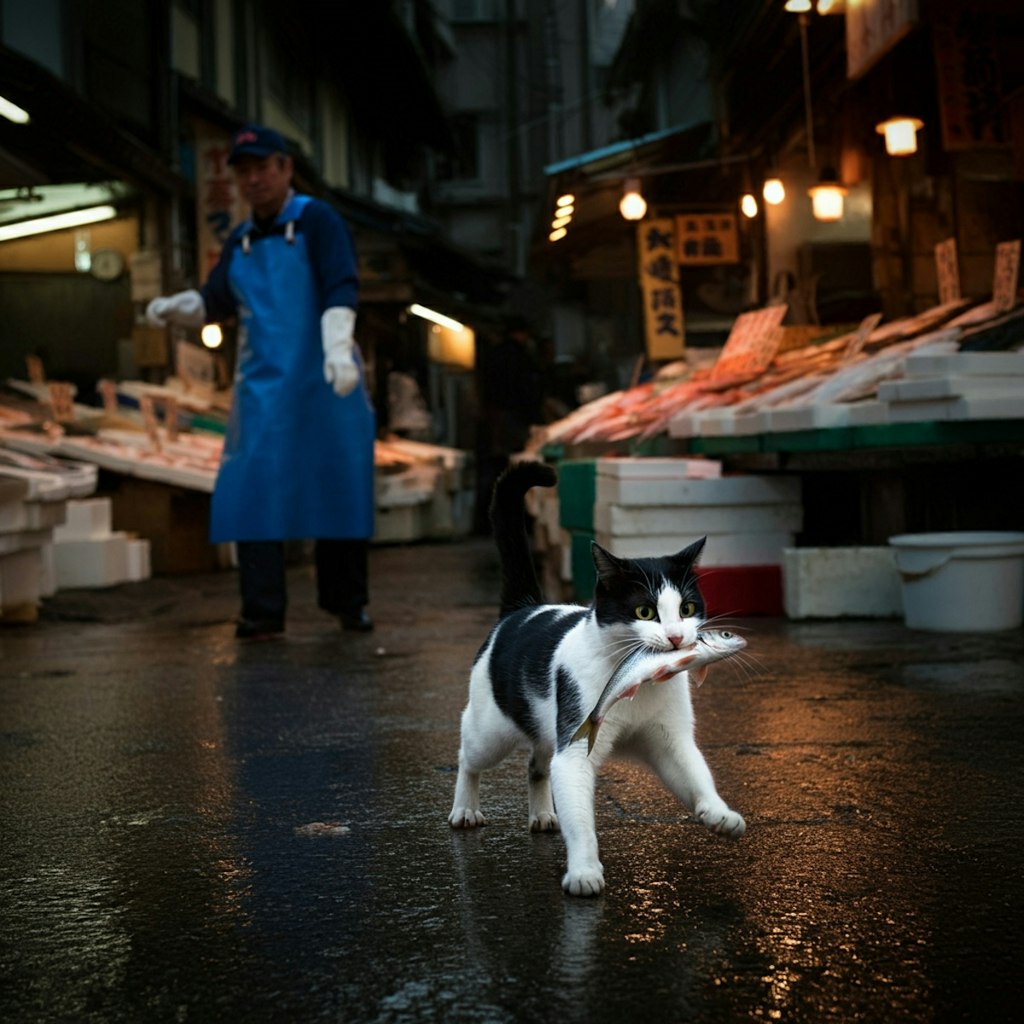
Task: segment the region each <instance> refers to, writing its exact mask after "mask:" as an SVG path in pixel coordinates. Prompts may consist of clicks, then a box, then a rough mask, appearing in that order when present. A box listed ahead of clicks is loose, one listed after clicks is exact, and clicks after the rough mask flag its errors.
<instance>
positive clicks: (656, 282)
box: [636, 217, 686, 360]
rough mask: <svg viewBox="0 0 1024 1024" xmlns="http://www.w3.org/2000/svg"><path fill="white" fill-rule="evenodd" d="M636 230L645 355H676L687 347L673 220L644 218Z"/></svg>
mask: <svg viewBox="0 0 1024 1024" xmlns="http://www.w3.org/2000/svg"><path fill="white" fill-rule="evenodd" d="M636 232H637V234H636V250H637V260H638V263H639V270H638V274H639V278H640V290H641V291H642V293H643V302H644V329H645V338H646V342H647V358H648V359H651V360H661V359H678V358H679V357H680V356H681V355H682V354H683V350H684V349H685V348H686V335H685V333H684V329H683V299H682V294H681V293H680V291H679V264H678V263H677V262H676V245H675V221H674V219H673V218H671V217H661V218H656V219H653V220H647V221H643V222H642V223H641V224H638V225H637V229H636Z"/></svg>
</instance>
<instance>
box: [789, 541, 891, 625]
mask: <svg viewBox="0 0 1024 1024" xmlns="http://www.w3.org/2000/svg"><path fill="white" fill-rule="evenodd" d="M782 586H783V601H784V604H785V609H786V615H787V616H788V617H789V618H791V619H835V618H843V617H851V618H866V619H887V618H898V617H899V616H901V615H902V614H903V588H902V584H901V582H900V574H899V569H898V568H897V567H896V558H895V552H894V551H893V549H892V548H890V547H876V548H871V547H845V548H787V549H786V550H785V551H784V552H783V555H782Z"/></svg>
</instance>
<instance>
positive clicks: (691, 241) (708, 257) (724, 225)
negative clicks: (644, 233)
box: [676, 210, 740, 267]
mask: <svg viewBox="0 0 1024 1024" xmlns="http://www.w3.org/2000/svg"><path fill="white" fill-rule="evenodd" d="M739 248H740V247H739V231H738V228H737V226H736V214H735V213H732V212H730V211H729V210H710V211H707V212H705V213H684V214H679V215H678V216H677V217H676V252H677V258H678V261H679V263H680V265H681V266H684V267H710V266H715V265H717V264H721V263H738V262H739V258H740V255H739Z"/></svg>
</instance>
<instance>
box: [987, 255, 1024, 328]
mask: <svg viewBox="0 0 1024 1024" xmlns="http://www.w3.org/2000/svg"><path fill="white" fill-rule="evenodd" d="M1019 275H1020V239H1019V238H1018V239H1016V240H1015V241H1013V242H1000V243H999V245H997V246H996V272H995V277H994V280H993V282H992V301H993V304H994V305H995V307H996V312H997V313H1008V312H1009V311H1010V310H1011V309H1013V307H1014V306H1015V305H1016V304H1017V279H1018V277H1019Z"/></svg>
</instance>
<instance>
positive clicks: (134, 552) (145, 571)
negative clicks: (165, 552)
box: [127, 537, 152, 583]
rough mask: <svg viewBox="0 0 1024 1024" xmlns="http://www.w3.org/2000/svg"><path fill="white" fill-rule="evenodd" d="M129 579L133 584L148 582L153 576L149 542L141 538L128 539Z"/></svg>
mask: <svg viewBox="0 0 1024 1024" xmlns="http://www.w3.org/2000/svg"><path fill="white" fill-rule="evenodd" d="M127 563H128V565H127V568H128V579H129V580H131V581H132V582H133V583H134V582H138V581H139V580H148V579H149V577H150V576H151V575H152V571H151V568H150V557H149V541H148V540H145V539H144V538H141V537H130V538H129V539H128V552H127Z"/></svg>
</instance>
